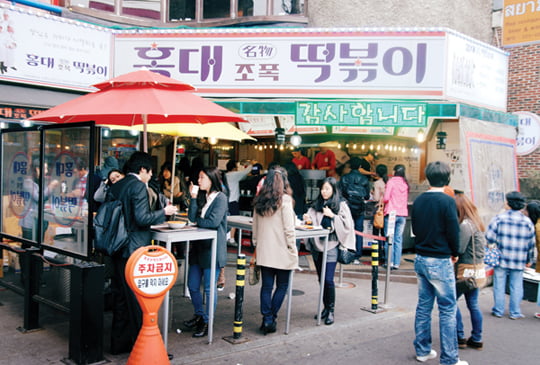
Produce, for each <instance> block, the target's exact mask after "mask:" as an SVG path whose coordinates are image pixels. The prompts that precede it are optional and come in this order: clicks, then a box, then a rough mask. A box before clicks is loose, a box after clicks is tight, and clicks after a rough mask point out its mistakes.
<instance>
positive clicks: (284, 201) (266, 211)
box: [252, 167, 298, 335]
mask: <svg viewBox="0 0 540 365" xmlns="http://www.w3.org/2000/svg"><path fill="white" fill-rule="evenodd" d="M295 222H296V215H295V213H294V209H293V199H292V197H291V189H290V187H289V182H288V181H287V172H286V171H285V170H284V169H283V168H281V167H276V168H274V169H272V170H270V171H268V174H267V175H266V179H265V181H264V184H263V186H262V188H261V191H260V193H259V195H258V196H257V197H256V198H255V200H254V209H253V237H252V239H253V244H254V245H255V247H256V252H257V265H259V266H260V267H261V282H262V285H261V294H260V300H261V314H262V316H263V321H262V324H261V327H260V329H261V331H262V332H263V333H264V334H265V335H266V334H268V333H272V332H276V318H277V314H278V312H279V309H280V308H281V305H282V304H283V300H284V299H285V295H286V294H287V289H288V286H289V276H290V275H291V271H292V270H294V269H296V268H297V267H298V251H297V248H296V235H295V231H294V226H295ZM274 282H275V284H276V290H275V291H274V292H273V293H272V291H273V289H274Z"/></svg>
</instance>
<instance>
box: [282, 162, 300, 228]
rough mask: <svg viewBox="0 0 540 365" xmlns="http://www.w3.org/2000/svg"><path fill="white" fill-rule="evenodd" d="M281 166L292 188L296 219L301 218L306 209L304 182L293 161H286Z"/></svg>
mask: <svg viewBox="0 0 540 365" xmlns="http://www.w3.org/2000/svg"><path fill="white" fill-rule="evenodd" d="M283 168H285V170H286V171H287V179H288V180H289V185H290V187H291V189H292V196H293V199H294V213H296V216H297V217H298V219H301V218H302V215H303V214H304V212H305V211H306V183H305V181H304V178H303V177H302V175H301V174H300V171H299V170H298V169H297V168H296V165H295V164H294V163H292V162H287V163H286V164H285V165H284V166H283Z"/></svg>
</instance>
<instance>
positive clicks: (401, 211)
mask: <svg viewBox="0 0 540 365" xmlns="http://www.w3.org/2000/svg"><path fill="white" fill-rule="evenodd" d="M383 200H384V234H385V236H388V228H387V227H388V217H389V215H390V212H391V211H395V212H396V225H395V229H394V249H393V251H392V257H389V256H388V248H387V249H386V250H385V251H386V259H387V262H388V265H390V268H391V269H392V270H397V269H399V264H400V263H401V250H402V249H403V231H404V230H405V222H406V220H407V216H408V215H409V210H408V201H409V182H408V181H407V178H406V177H405V166H404V165H401V164H400V165H396V166H394V176H393V177H392V178H391V179H389V180H388V182H387V183H386V190H385V191H384V199H383Z"/></svg>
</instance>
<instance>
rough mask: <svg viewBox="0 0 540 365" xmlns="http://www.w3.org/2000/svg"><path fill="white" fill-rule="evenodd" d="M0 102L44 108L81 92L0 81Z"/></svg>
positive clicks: (75, 96) (60, 102) (77, 95)
mask: <svg viewBox="0 0 540 365" xmlns="http://www.w3.org/2000/svg"><path fill="white" fill-rule="evenodd" d="M0 87H1V88H2V93H0V104H6V105H17V106H27V107H35V108H45V109H48V108H50V107H53V106H56V105H58V104H62V103H65V102H66V101H69V100H72V99H75V98H77V97H79V96H81V95H82V93H76V92H66V91H60V90H50V89H40V88H34V87H29V86H20V85H10V84H4V83H0Z"/></svg>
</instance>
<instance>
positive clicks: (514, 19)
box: [502, 0, 540, 47]
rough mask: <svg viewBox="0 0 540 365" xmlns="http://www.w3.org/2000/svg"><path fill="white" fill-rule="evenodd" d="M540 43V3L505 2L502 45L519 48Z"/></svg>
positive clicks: (521, 0) (509, 0) (519, 0)
mask: <svg viewBox="0 0 540 365" xmlns="http://www.w3.org/2000/svg"><path fill="white" fill-rule="evenodd" d="M537 42H540V3H538V1H524V0H504V9H503V27H502V44H503V46H506V47H509V46H517V45H524V44H531V43H537Z"/></svg>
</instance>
